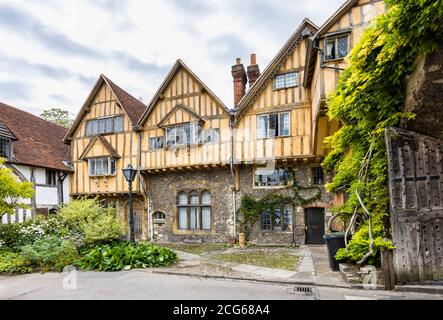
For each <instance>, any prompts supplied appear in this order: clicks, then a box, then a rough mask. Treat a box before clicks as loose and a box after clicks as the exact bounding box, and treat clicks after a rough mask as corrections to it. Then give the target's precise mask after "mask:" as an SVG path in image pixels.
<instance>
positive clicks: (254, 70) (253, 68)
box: [248, 53, 260, 88]
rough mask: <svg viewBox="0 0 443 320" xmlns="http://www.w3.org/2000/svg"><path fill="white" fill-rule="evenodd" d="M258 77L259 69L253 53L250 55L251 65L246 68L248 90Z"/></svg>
mask: <svg viewBox="0 0 443 320" xmlns="http://www.w3.org/2000/svg"><path fill="white" fill-rule="evenodd" d="M258 77H260V68H259V66H258V64H257V55H256V54H255V53H253V54H251V65H250V66H248V80H249V88H251V87H252V86H253V85H254V83H255V81H257V79H258Z"/></svg>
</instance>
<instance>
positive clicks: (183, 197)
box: [178, 192, 188, 206]
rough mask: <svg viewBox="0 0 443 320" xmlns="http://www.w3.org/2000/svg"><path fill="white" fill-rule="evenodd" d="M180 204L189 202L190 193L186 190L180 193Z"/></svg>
mask: <svg viewBox="0 0 443 320" xmlns="http://www.w3.org/2000/svg"><path fill="white" fill-rule="evenodd" d="M178 204H179V205H182V206H183V205H187V204H188V195H187V193H186V192H180V193H179V194H178Z"/></svg>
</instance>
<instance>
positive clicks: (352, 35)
mask: <svg viewBox="0 0 443 320" xmlns="http://www.w3.org/2000/svg"><path fill="white" fill-rule="evenodd" d="M384 11H385V5H384V2H383V1H368V0H354V1H346V2H345V3H344V4H343V6H342V7H341V8H340V9H339V10H338V11H337V12H336V13H335V14H334V15H333V16H332V17H331V18H330V19H328V20H327V21H326V23H325V24H324V25H323V26H321V27H318V26H316V25H315V24H314V23H312V22H311V21H310V20H309V19H304V20H303V22H302V23H301V25H300V26H299V27H298V28H297V30H296V31H295V32H294V34H293V35H292V36H291V38H290V39H289V40H288V41H287V42H286V44H285V45H284V46H283V48H282V49H281V50H280V51H279V52H278V53H277V55H276V56H275V57H274V59H273V60H272V61H271V62H270V64H269V65H268V66H267V67H266V68H265V69H264V70H263V72H262V73H261V72H260V68H259V66H258V64H257V61H256V60H257V58H256V56H255V55H254V54H253V55H251V63H250V65H249V66H248V67H247V68H246V69H245V67H244V65H243V64H242V63H241V60H240V59H237V62H236V64H235V65H234V66H232V70H231V74H232V76H233V86H234V104H233V105H232V106H230V108H228V107H227V106H226V105H225V104H224V103H223V102H222V101H221V100H220V99H219V98H217V96H216V95H215V94H214V93H213V92H212V91H211V90H210V89H209V88H208V86H207V85H206V84H205V83H204V82H203V81H202V80H200V79H199V78H198V76H197V75H196V74H195V73H194V72H193V71H192V70H190V68H189V67H188V66H186V65H185V63H183V62H182V61H181V60H177V62H176V63H175V64H174V65H173V67H172V69H171V71H170V72H169V73H168V75H167V76H166V78H165V80H164V81H163V83H162V84H161V85H160V87H159V89H158V90H157V92H156V93H155V95H154V97H153V98H152V100H151V102H150V103H149V104H148V105H147V106H146V105H144V104H143V103H142V102H141V101H139V100H137V99H136V98H134V97H132V96H131V95H129V94H128V93H127V92H125V91H124V90H122V89H121V88H120V87H118V86H117V85H115V84H114V83H113V82H112V81H110V80H109V79H108V78H106V77H105V76H103V75H102V76H100V78H99V80H98V81H97V83H96V85H95V86H94V88H93V90H92V92H91V94H90V95H89V97H88V99H87V100H86V102H85V104H84V105H83V107H82V109H81V111H80V113H79V115H78V117H77V119H76V120H75V123H74V125H73V127H72V128H71V129H70V130H69V132H68V133H67V134H66V137H65V142H67V143H68V142H69V143H70V144H71V150H72V152H71V162H72V166H73V167H74V172H73V173H71V196H72V197H74V198H76V197H82V196H99V197H100V198H101V199H102V200H103V202H104V204H110V203H117V202H118V203H119V204H120V206H119V207H120V209H121V214H122V215H123V216H124V217H125V218H126V219H128V212H129V210H128V208H129V197H128V195H129V190H128V184H127V182H126V181H125V179H124V177H123V175H122V169H123V168H125V167H127V165H128V164H131V165H132V166H133V167H135V168H136V169H137V171H138V174H137V178H136V181H135V183H134V214H135V236H136V238H137V239H150V240H166V241H196V242H201V241H205V242H226V241H229V240H230V239H232V238H234V237H235V236H236V215H237V209H238V208H239V206H240V202H241V199H242V197H243V196H244V195H246V194H248V195H252V196H254V197H262V196H264V195H266V194H268V193H270V192H277V193H279V194H287V195H290V194H291V190H289V189H288V188H287V186H288V185H290V184H291V183H294V181H296V182H297V184H299V185H301V186H303V187H304V188H307V189H308V190H307V191H306V193H307V194H308V198H309V193H312V190H320V191H321V193H320V194H319V196H318V197H316V198H315V200H312V201H311V203H305V204H304V205H303V206H302V205H300V206H297V207H292V206H285V207H283V208H276V210H275V212H272V213H271V212H263V213H262V215H261V217H260V219H258V220H259V221H258V222H257V223H256V225H255V226H254V227H253V229H252V230H251V232H250V235H249V238H250V241H253V242H268V243H270V242H272V243H291V242H292V241H293V240H295V242H297V243H299V244H300V243H301V244H303V243H312V244H314V243H323V235H324V233H325V230H326V225H327V223H328V219H329V218H330V217H331V216H332V211H331V207H332V206H333V204H334V203H340V201H343V197H344V196H341V197H340V196H339V197H335V198H334V196H333V195H331V194H328V193H327V192H326V191H325V190H324V187H323V184H324V183H325V182H326V181H327V179H328V177H326V176H325V175H324V173H323V171H322V169H321V167H320V163H321V161H322V160H323V158H324V156H325V155H326V153H327V150H326V148H325V147H324V143H323V140H324V138H325V137H326V136H329V135H331V134H332V133H334V132H335V131H336V130H338V129H339V123H336V122H330V121H329V120H328V119H327V117H326V115H325V105H326V96H327V95H328V94H329V93H331V92H332V91H333V90H334V89H335V87H336V85H337V82H338V78H339V76H340V72H341V71H342V70H343V68H344V67H345V66H346V61H345V58H346V56H347V55H348V53H349V52H350V50H351V48H352V47H353V45H354V44H355V43H356V42H357V41H358V40H359V38H360V37H361V35H362V33H363V31H364V29H365V28H366V27H367V26H368V25H369V23H370V22H371V21H373V20H374V18H375V17H376V16H377V15H380V14H382V13H384ZM309 188H311V189H310V190H309ZM305 196H306V195H305Z"/></svg>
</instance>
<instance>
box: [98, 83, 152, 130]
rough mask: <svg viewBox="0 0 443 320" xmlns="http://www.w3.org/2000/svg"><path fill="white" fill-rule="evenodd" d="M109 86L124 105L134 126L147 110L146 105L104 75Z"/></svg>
mask: <svg viewBox="0 0 443 320" xmlns="http://www.w3.org/2000/svg"><path fill="white" fill-rule="evenodd" d="M102 77H103V78H104V79H105V81H106V82H107V83H108V85H109V86H110V87H111V90H112V92H114V94H115V95H116V98H117V100H118V101H119V102H120V104H121V105H122V108H123V109H125V112H126V114H127V115H128V117H129V118H130V119H131V122H132V124H136V123H137V122H138V120H139V119H140V117H141V116H142V114H143V112H145V110H146V105H145V104H144V103H143V102H141V101H140V100H138V99H136V98H134V97H133V96H131V95H130V94H129V93H127V92H126V91H125V90H123V89H122V88H120V87H119V86H118V85H116V84H115V83H114V82H112V81H111V80H110V79H109V78H108V77H106V76H104V75H102Z"/></svg>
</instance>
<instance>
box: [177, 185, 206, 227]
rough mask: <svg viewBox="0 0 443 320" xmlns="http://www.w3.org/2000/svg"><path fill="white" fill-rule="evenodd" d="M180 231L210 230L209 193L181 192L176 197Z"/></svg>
mask: <svg viewBox="0 0 443 320" xmlns="http://www.w3.org/2000/svg"><path fill="white" fill-rule="evenodd" d="M177 208H178V210H177V212H178V217H177V218H178V228H179V229H180V230H211V223H212V215H211V211H212V197H211V193H210V192H209V191H203V192H199V191H195V190H194V191H191V192H189V193H188V192H185V191H181V192H179V193H178V196H177Z"/></svg>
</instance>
